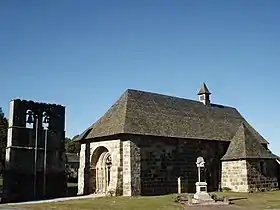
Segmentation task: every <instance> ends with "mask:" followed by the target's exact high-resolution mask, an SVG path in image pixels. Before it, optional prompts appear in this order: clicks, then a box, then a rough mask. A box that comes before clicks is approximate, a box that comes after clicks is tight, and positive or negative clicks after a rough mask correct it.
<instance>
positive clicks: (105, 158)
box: [91, 147, 112, 194]
mask: <svg viewBox="0 0 280 210" xmlns="http://www.w3.org/2000/svg"><path fill="white" fill-rule="evenodd" d="M111 167H112V158H111V155H110V153H109V151H108V149H107V148H106V147H98V148H97V149H96V150H95V151H94V152H93V154H92V159H91V183H92V193H100V194H103V193H107V191H108V190H109V184H110V177H111V173H110V171H111Z"/></svg>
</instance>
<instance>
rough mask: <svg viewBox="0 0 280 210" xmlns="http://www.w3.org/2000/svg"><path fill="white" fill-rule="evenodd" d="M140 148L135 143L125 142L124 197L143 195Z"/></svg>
mask: <svg viewBox="0 0 280 210" xmlns="http://www.w3.org/2000/svg"><path fill="white" fill-rule="evenodd" d="M140 174H141V156H140V148H139V147H138V146H137V144H135V143H134V142H133V141H130V140H128V141H124V142H123V195H124V196H133V195H140V194H141V177H140Z"/></svg>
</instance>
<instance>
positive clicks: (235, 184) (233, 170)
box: [221, 159, 279, 192]
mask: <svg viewBox="0 0 280 210" xmlns="http://www.w3.org/2000/svg"><path fill="white" fill-rule="evenodd" d="M261 164H263V166H261ZM262 167H263V169H262ZM262 170H264V171H262ZM278 176H279V175H278V174H277V163H276V160H261V159H256V160H233V161H224V162H222V185H221V186H222V188H225V187H226V188H229V189H231V190H232V191H234V192H249V191H258V190H263V189H265V190H270V189H274V188H278Z"/></svg>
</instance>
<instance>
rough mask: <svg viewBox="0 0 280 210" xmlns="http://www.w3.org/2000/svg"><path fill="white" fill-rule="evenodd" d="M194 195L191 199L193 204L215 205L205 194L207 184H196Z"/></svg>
mask: <svg viewBox="0 0 280 210" xmlns="http://www.w3.org/2000/svg"><path fill="white" fill-rule="evenodd" d="M195 185H196V193H195V194H194V198H193V199H192V203H193V204H200V203H215V200H213V199H212V198H211V197H210V195H209V194H208V193H207V183H206V182H196V183H195Z"/></svg>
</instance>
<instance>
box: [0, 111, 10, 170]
mask: <svg viewBox="0 0 280 210" xmlns="http://www.w3.org/2000/svg"><path fill="white" fill-rule="evenodd" d="M7 133H8V120H7V119H6V118H5V117H4V113H3V111H2V108H0V173H1V174H2V172H3V169H4V167H5V155H6V146H7Z"/></svg>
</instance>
